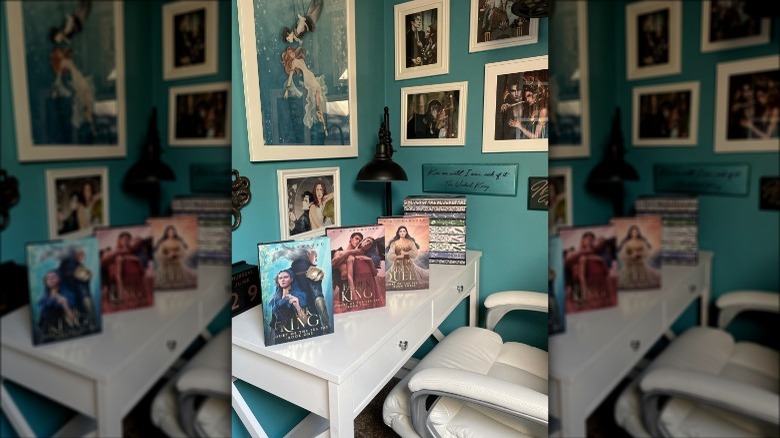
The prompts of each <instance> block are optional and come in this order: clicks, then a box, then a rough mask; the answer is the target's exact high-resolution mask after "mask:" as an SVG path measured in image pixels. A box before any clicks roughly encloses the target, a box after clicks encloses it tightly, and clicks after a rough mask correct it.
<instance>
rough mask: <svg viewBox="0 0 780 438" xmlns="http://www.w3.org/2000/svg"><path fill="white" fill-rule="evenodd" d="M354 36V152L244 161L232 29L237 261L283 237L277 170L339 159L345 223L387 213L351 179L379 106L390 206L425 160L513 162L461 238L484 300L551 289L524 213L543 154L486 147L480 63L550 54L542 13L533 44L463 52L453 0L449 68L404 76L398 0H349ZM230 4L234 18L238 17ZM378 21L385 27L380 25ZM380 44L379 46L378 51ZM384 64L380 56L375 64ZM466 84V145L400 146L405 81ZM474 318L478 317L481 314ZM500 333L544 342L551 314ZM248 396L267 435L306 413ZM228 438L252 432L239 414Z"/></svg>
mask: <svg viewBox="0 0 780 438" xmlns="http://www.w3.org/2000/svg"><path fill="white" fill-rule="evenodd" d="M355 3H356V11H355V17H356V20H355V21H356V26H355V32H356V35H357V43H356V44H357V47H356V51H355V52H356V57H357V58H356V59H357V99H358V101H357V102H358V103H357V106H358V120H359V126H358V136H357V139H358V153H359V156H358V157H357V158H346V159H335V160H305V161H284V162H264V163H251V162H249V152H248V140H247V134H246V114H245V107H244V93H243V81H242V76H241V62H240V50H239V47H238V44H239V39H238V30H237V26H236V25H234V27H233V126H234V129H233V137H234V141H233V146H234V147H233V152H232V153H233V167H234V168H235V169H237V170H238V171H239V173H240V174H241V175H243V176H247V177H248V178H249V179H250V180H251V189H252V200H251V202H250V203H249V204H247V205H246V206H245V207H244V208H243V209H242V210H241V212H242V217H243V219H242V223H241V226H240V227H239V228H238V229H237V230H236V231H234V232H233V261H234V262H235V261H239V260H246V261H248V262H249V263H257V262H256V260H257V243H258V242H263V241H273V240H278V239H279V237H280V230H279V216H278V203H279V199H278V195H277V190H276V187H277V180H276V170H277V169H289V168H311V167H325V166H339V167H340V169H341V206H342V207H341V222H342V224H343V225H352V224H364V223H373V222H374V221H375V220H376V217H377V216H379V215H381V214H383V211H384V207H383V206H384V194H383V193H384V185H382V184H370V183H357V182H355V177H356V175H357V173H358V171H359V169H360V168H361V167H362V166H363V165H364V164H365V163H367V162H368V161H369V160H370V159H371V157H373V154H374V150H375V147H376V143H377V140H378V138H377V132H378V130H379V126H380V123H381V122H382V118H383V108H384V106H387V107H388V108H389V110H390V130H391V134H392V137H393V144H394V146H395V149H396V150H397V152H396V153H395V154H394V155H393V160H395V161H397V162H398V163H399V164H400V165H401V166H403V167H404V169H405V170H406V173H407V175H408V176H409V181H407V182H398V183H393V186H392V187H393V193H392V196H393V211H394V212H395V213H396V214H400V213H401V212H402V200H403V198H404V197H405V196H407V195H410V194H421V193H422V171H421V163H518V164H519V172H518V187H517V192H518V193H517V196H515V197H503V196H478V195H468V196H467V198H468V219H467V230H466V234H467V236H468V237H467V239H468V247H469V248H470V249H479V250H481V251H483V257H482V269H481V272H480V275H481V277H480V295H481V296H480V305H481V302H482V301H484V298H485V297H486V296H487V295H489V294H491V293H493V292H496V291H501V290H507V289H514V290H518V289H525V290H538V291H546V290H547V232H546V231H547V215H546V214H545V213H544V212H540V211H528V210H527V208H526V205H527V195H526V191H527V181H528V177H529V176H545V175H547V153H538V152H537V153H528V152H526V153H501V154H482V152H481V140H482V109H483V88H484V75H485V73H484V64H485V63H490V62H497V61H503V60H508V59H517V58H526V57H531V56H538V55H545V54H547V20H546V19H544V20H542V23H541V26H540V35H539V43H537V44H533V45H526V46H519V47H513V48H505V49H499V50H491V51H485V52H477V53H472V54H470V53H468V34H467V30H468V27H469V9H468V3H469V2H466V1H453V2H450V7H451V11H450V28H451V35H450V73H449V74H448V75H441V76H431V77H426V78H418V79H411V80H404V81H395V76H394V74H393V68H394V60H393V46H394V44H393V39H394V36H393V16H394V14H393V6H394V4H395V3H401V1H390V0H386V1H384V2H379V1H373V2H366V1H355ZM236 11H237V10H236V6H235V5H234V6H233V18H234V20H235V19H236V18H237V12H236ZM380 26H381V27H380ZM380 48H381V49H380ZM380 61H381V62H380ZM457 81H468V82H469V89H468V108H467V127H466V145H465V146H463V147H400V132H398V129H399V128H398V127H399V126H400V120H399V118H400V107H399V105H400V89H401V87H408V86H416V85H424V84H439V83H448V82H457ZM480 315H481V316H480V323H482V321H483V320H484V316H483V315H482V312H481V313H480ZM466 321H467V309H466V307H465V305H461V306H460V307H459V308H458V309H456V310H455V311H454V312H453V314H452V315H451V316H450V318H448V319H447V320H446V321H445V322H444V324H443V325H442V327H441V329H442V332H444V333H445V334H447V333H449V332H450V331H452V330H454V329H455V328H456V327H458V326H461V325H464V324H465V323H466ZM497 331H498V332H499V333H500V334H502V336H504V338H506V339H511V340H516V341H520V342H526V343H530V344H532V345H536V346H538V347H540V348H544V349H546V348H547V319H546V316H544V315H527V314H522V313H518V314H515V315H510V316H509V317H507V320H506V321H503V322H502V323H501V324H500V325H499V326H498V327H497ZM432 345H433V344H432V342H430V341H429V342H427V343H426V344H424V345H423V347H422V348H421V349H420V350H419V351H418V352H417V353H416V354H415V356H417V357H420V356H422V355H424V354H425V353H427V351H429V350H430V348H431V347H432ZM239 389H240V391H241V393H242V394H243V395H244V396H245V397H246V398H247V399H250V398H251V402H250V405H251V406H252V409H253V412H254V413H255V415H256V416H257V418H258V421H259V422H260V424H261V425H263V427H264V428H265V429H266V433H268V435H269V436H271V437H275V436H282V435H284V434H285V433H287V432H288V431H289V428H290V426H289V425H291V424H295V423H296V422H297V420H299V419H300V418H303V416H305V415H306V412H305V411H303V410H301V409H300V408H297V407H296V406H293V405H290V404H288V403H286V402H283V401H281V400H277V403H273V402H271V401H270V400H273V399H274V398H273V396H270V395H268V394H265V393H263V392H262V391H259V390H257V389H256V388H254V387H251V386H250V385H239ZM233 420H234V421H233V433H234V436H237V437H241V436H248V434H247V432H246V430H245V429H244V428H243V425H242V424H241V423H240V421H239V420H238V418H237V417H236V415H235V413H234V415H233Z"/></svg>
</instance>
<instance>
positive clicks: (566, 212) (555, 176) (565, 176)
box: [547, 166, 574, 236]
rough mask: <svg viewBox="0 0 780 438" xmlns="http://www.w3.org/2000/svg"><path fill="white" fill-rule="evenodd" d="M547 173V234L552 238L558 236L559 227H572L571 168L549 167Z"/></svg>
mask: <svg viewBox="0 0 780 438" xmlns="http://www.w3.org/2000/svg"><path fill="white" fill-rule="evenodd" d="M548 173H549V175H548V176H547V179H548V185H547V196H548V199H549V207H548V210H547V215H548V216H547V217H548V222H549V224H548V225H549V230H548V234H549V235H550V236H552V235H555V234H558V229H559V228H560V227H566V226H571V225H573V222H572V211H574V207H573V206H572V202H573V195H572V191H571V167H570V166H565V167H550V168H549V172H548Z"/></svg>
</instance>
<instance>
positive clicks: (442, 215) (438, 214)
mask: <svg viewBox="0 0 780 438" xmlns="http://www.w3.org/2000/svg"><path fill="white" fill-rule="evenodd" d="M404 214H405V215H407V216H413V215H420V214H424V215H426V216H428V217H429V218H431V219H463V220H465V219H466V213H465V212H463V213H461V212H447V211H428V212H421V211H417V210H411V211H405V212H404Z"/></svg>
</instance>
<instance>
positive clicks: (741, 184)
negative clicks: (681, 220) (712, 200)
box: [653, 164, 750, 196]
mask: <svg viewBox="0 0 780 438" xmlns="http://www.w3.org/2000/svg"><path fill="white" fill-rule="evenodd" d="M749 173H750V166H749V165H747V164H656V165H655V166H654V167H653V176H654V178H655V190H656V191H659V192H677V193H701V194H711V195H736V196H742V195H747V193H748V187H749V185H748V176H749Z"/></svg>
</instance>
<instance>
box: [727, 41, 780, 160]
mask: <svg viewBox="0 0 780 438" xmlns="http://www.w3.org/2000/svg"><path fill="white" fill-rule="evenodd" d="M716 71H717V82H716V92H715V99H716V100H715V123H714V125H715V146H714V151H715V152H716V153H740V152H775V153H776V152H780V141H778V138H780V126H778V124H777V123H772V122H771V120H772V119H773V117H772V116H771V114H772V112H776V111H778V109H777V107H774V108H772V107H771V106H770V103H771V96H769V92H768V87H769V84H770V83H772V82H773V83H775V84H777V83H778V82H779V81H780V56H777V55H771V56H762V57H758V58H748V59H741V60H739V61H732V62H722V63H719V64H718V65H717V67H716ZM754 97H755V99H754ZM764 102H765V103H764ZM766 120H769V121H770V122H768V123H767V122H766ZM774 120H777V119H776V116H775V118H774ZM743 123H744V124H745V125H743Z"/></svg>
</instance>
